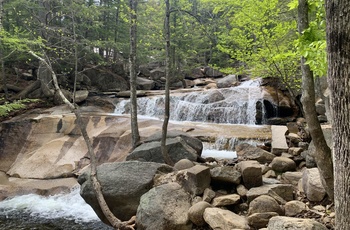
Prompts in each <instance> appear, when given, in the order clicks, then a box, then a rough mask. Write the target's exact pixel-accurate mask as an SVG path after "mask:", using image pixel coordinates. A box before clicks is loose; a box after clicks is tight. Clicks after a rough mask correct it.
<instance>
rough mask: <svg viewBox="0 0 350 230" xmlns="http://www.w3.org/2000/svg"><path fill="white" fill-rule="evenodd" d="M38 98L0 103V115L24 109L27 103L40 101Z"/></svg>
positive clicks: (3, 115)
mask: <svg viewBox="0 0 350 230" xmlns="http://www.w3.org/2000/svg"><path fill="white" fill-rule="evenodd" d="M38 101H39V100H38V99H23V100H18V101H14V102H11V103H10V102H5V104H4V105H0V117H5V116H7V115H9V113H10V112H12V111H15V110H20V109H24V108H25V107H26V103H32V102H38Z"/></svg>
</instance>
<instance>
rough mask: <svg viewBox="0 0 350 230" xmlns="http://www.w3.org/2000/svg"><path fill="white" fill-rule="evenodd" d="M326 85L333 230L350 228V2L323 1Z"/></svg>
mask: <svg viewBox="0 0 350 230" xmlns="http://www.w3.org/2000/svg"><path fill="white" fill-rule="evenodd" d="M326 19H327V53H328V56H327V59H328V83H329V87H330V91H331V111H332V118H333V121H332V131H333V151H334V165H335V167H334V179H335V181H334V185H335V189H334V191H335V194H334V197H335V214H336V216H335V218H336V219H335V225H336V226H335V229H337V230H348V229H349V226H350V218H349V213H350V186H349V185H350V183H349V180H350V165H349V164H350V163H349V162H350V145H349V142H350V127H349V124H350V113H349V111H350V2H349V1H347V0H334V1H326Z"/></svg>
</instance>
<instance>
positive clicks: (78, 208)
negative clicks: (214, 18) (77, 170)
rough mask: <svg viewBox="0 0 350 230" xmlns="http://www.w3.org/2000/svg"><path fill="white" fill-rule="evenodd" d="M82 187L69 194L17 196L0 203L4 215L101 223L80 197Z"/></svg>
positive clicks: (75, 188) (77, 187)
mask: <svg viewBox="0 0 350 230" xmlns="http://www.w3.org/2000/svg"><path fill="white" fill-rule="evenodd" d="M79 190H80V187H79V186H76V187H74V188H73V189H72V190H71V192H70V193H68V194H58V195H53V196H48V197H45V196H39V195H36V194H29V195H23V196H16V197H14V198H11V199H6V200H3V201H1V202H0V210H1V213H2V215H7V214H10V213H12V212H24V213H29V214H30V216H32V217H36V218H44V219H57V218H62V219H67V220H74V221H75V222H76V223H84V222H94V221H99V218H98V217H97V215H96V213H95V212H94V211H93V209H92V208H91V207H90V206H89V205H88V204H86V203H85V201H84V200H83V198H82V197H81V196H80V195H79Z"/></svg>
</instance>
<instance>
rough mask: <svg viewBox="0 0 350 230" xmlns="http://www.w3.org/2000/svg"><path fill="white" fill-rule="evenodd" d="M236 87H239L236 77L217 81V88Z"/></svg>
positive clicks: (227, 77)
mask: <svg viewBox="0 0 350 230" xmlns="http://www.w3.org/2000/svg"><path fill="white" fill-rule="evenodd" d="M237 85H239V81H238V77H237V76H236V75H228V76H226V77H224V78H222V79H219V80H218V81H217V86H218V88H230V87H232V86H237Z"/></svg>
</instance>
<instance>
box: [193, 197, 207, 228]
mask: <svg viewBox="0 0 350 230" xmlns="http://www.w3.org/2000/svg"><path fill="white" fill-rule="evenodd" d="M209 207H211V205H210V204H209V203H208V202H205V201H200V202H198V203H196V204H194V205H193V206H192V207H191V208H190V209H189V210H188V217H189V218H190V220H191V221H192V223H194V224H195V225H197V226H204V225H205V224H206V223H205V220H204V218H203V214H204V210H205V209H206V208H209Z"/></svg>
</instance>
